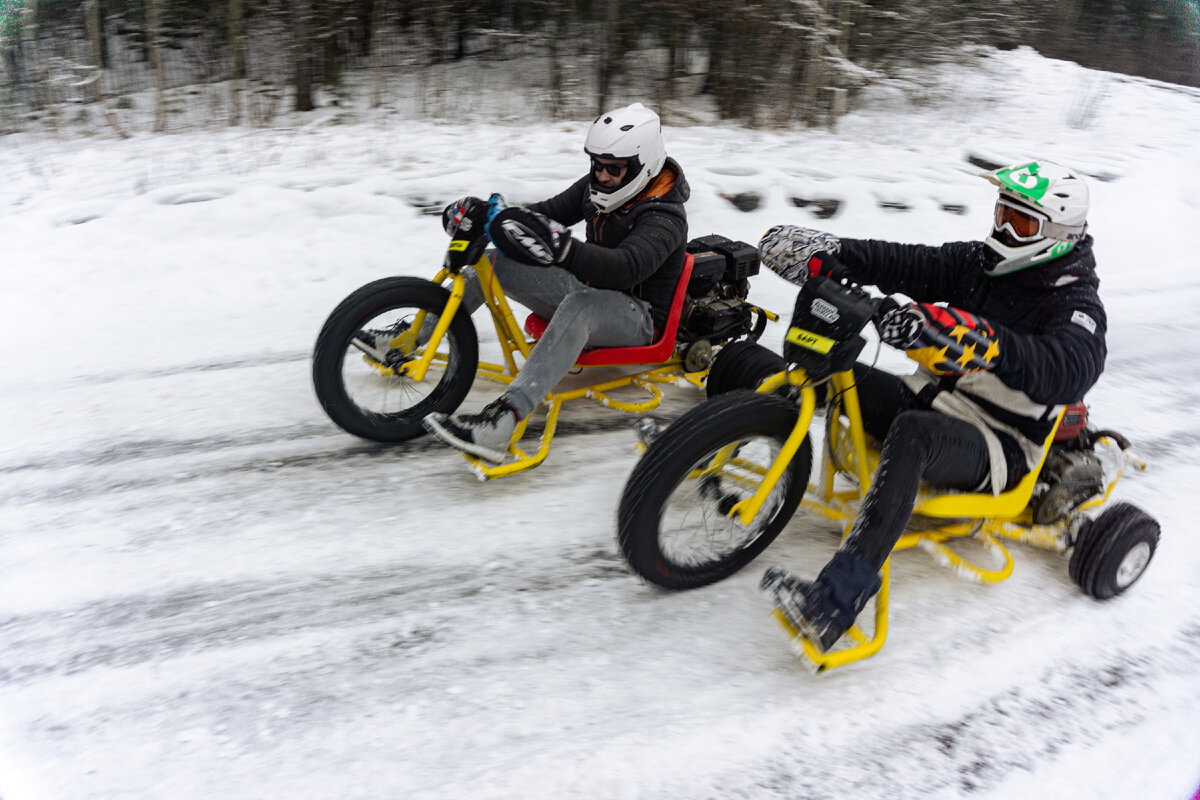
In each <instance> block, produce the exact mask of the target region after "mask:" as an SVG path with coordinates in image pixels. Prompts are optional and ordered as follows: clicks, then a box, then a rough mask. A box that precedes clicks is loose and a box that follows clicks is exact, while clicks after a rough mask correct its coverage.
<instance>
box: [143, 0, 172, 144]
mask: <svg viewBox="0 0 1200 800" xmlns="http://www.w3.org/2000/svg"><path fill="white" fill-rule="evenodd" d="M161 28H162V0H146V46H147V47H148V48H149V51H148V52H149V55H150V73H151V74H152V75H153V76H154V131H155V132H156V133H157V132H158V131H161V130H164V129H165V128H166V127H167V100H166V96H165V82H164V80H163V64H162V47H161V45H160V42H159V32H160V30H161Z"/></svg>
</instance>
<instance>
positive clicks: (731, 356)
mask: <svg viewBox="0 0 1200 800" xmlns="http://www.w3.org/2000/svg"><path fill="white" fill-rule="evenodd" d="M786 367H787V364H786V363H785V362H784V360H783V356H780V355H779V354H778V353H775V352H773V351H771V350H769V349H767V348H766V347H763V346H762V345H761V344H759V343H758V342H751V341H740V342H734V343H733V344H730V345H726V346H725V347H722V348H721V350H720V351H719V352H718V353H717V356H716V358H715V359H713V365H712V369H711V370H709V373H708V380H707V381H706V382H705V384H704V390H705V392H706V393H707V395H708V396H709V397H716V396H717V395H721V394H725V393H726V392H730V391H733V390H734V389H754V388H756V387H757V386H758V385H759V384H760V383H762V382H763V380H765V379H766V378H769V377H771V376H772V375H774V374H775V373H777V372H781V371H782V370H783V369H784V368H786Z"/></svg>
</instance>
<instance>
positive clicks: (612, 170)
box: [592, 158, 629, 178]
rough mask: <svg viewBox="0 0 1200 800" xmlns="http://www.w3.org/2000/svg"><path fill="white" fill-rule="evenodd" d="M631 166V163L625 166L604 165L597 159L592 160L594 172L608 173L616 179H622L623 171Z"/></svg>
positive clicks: (624, 164) (626, 163)
mask: <svg viewBox="0 0 1200 800" xmlns="http://www.w3.org/2000/svg"><path fill="white" fill-rule="evenodd" d="M628 166H629V162H625V163H623V164H604V163H601V162H599V161H597V160H596V159H594V158H593V159H592V172H607V173H608V174H609V175H612V176H613V177H614V178H619V177H621V171H622V170H624V169H625V168H626V167H628Z"/></svg>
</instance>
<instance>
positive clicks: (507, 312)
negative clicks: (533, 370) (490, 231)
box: [473, 253, 532, 375]
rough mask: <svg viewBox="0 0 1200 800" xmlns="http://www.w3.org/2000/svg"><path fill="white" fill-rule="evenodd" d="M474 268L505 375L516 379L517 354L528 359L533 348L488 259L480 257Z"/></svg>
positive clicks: (484, 256) (484, 255)
mask: <svg viewBox="0 0 1200 800" xmlns="http://www.w3.org/2000/svg"><path fill="white" fill-rule="evenodd" d="M473 268H474V270H475V274H476V275H477V276H479V288H480V291H481V292H482V293H483V301H484V304H485V305H487V307H488V311H490V312H491V315H492V324H493V325H494V326H495V328H496V339H497V340H498V341H499V342H500V349H501V351H502V352H503V353H504V362H505V364H506V365H507V371H508V374H509V375H516V374H517V371H518V367H517V362H516V353H520V354H521V355H522V356H523V357H525V358H528V357H529V351H530V350H531V349H532V346H531V345H530V344H529V342H528V341H527V340H526V339H525V333H524V331H522V330H521V325H520V324H519V323H518V322H517V318H516V317H515V316H514V315H513V312H512V308H511V307H510V306H509V305H508V299H507V297H506V296H505V294H504V287H502V286H501V285H500V282H499V281H498V280H497V279H496V275H495V271H494V270H493V269H492V262H491V259H489V258H488V256H487V254H486V253H485V254H483V255H481V256H480V257H479V260H478V261H476V262H475V264H474V265H473Z"/></svg>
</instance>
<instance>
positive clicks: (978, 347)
mask: <svg viewBox="0 0 1200 800" xmlns="http://www.w3.org/2000/svg"><path fill="white" fill-rule="evenodd" d="M875 327H876V329H877V330H878V331H879V338H880V340H881V341H883V342H884V343H885V344H890V345H892V346H893V347H899V348H901V349H903V350H904V351H905V355H907V356H908V357H909V358H911V359H912V360H913V361H916V362H917V363H918V364H920V365H922V366H923V367H925V368H926V369H928V370H929V371H930V372H933V373H935V374H938V375H962V374H964V373H967V372H978V371H980V370H989V369H991V368H992V367H994V366H995V365H996V358H997V357H998V356H999V355H1000V344H999V341H998V340H997V338H996V332H995V330H994V329H993V328H992V326H991V325H990V324H989V323H988V321H987V320H985V319H983V318H982V317H977V316H975V315H974V314H968V313H967V312H966V311H961V310H959V309H957V308H943V307H942V306H935V305H933V304H932V303H909V304H908V305H903V306H898V307H896V308H893V309H891V310H890V311H887V312H885V313H884V314H882V315H881V316H879V318H878V320H877V321H876V323H875Z"/></svg>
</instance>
